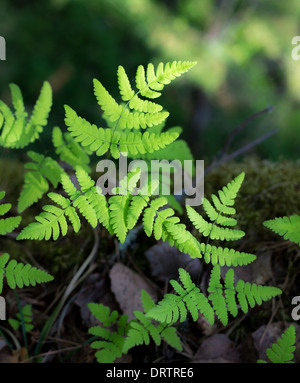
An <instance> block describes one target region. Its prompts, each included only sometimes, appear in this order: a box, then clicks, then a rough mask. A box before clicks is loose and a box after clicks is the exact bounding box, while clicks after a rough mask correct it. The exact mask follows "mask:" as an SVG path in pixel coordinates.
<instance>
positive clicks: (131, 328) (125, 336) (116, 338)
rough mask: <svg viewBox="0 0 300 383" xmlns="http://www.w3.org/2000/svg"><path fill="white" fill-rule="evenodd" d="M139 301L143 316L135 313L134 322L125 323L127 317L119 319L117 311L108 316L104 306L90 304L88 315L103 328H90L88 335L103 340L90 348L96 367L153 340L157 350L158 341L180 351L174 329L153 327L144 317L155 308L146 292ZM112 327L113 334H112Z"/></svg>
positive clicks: (143, 292) (142, 292)
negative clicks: (113, 328) (142, 308)
mask: <svg viewBox="0 0 300 383" xmlns="http://www.w3.org/2000/svg"><path fill="white" fill-rule="evenodd" d="M141 299H142V304H143V307H144V313H143V312H140V311H137V310H136V311H134V316H135V317H136V319H133V320H131V321H130V322H129V323H128V316H127V315H121V316H120V317H119V315H118V313H117V311H113V312H110V309H109V307H107V306H104V305H103V304H101V303H100V304H96V303H89V304H88V307H89V309H90V311H91V313H92V314H93V315H94V316H95V317H96V318H97V319H98V320H99V321H100V323H101V324H102V326H93V327H91V328H90V329H89V333H90V334H92V335H94V336H97V337H100V338H102V340H97V341H94V342H93V343H92V344H91V347H92V348H94V349H97V350H98V351H97V352H96V353H95V356H96V358H97V361H98V362H99V363H111V362H114V361H115V359H116V358H118V357H120V356H121V355H122V354H127V352H128V350H130V349H131V348H132V347H135V346H137V345H142V344H145V345H148V344H149V343H150V339H151V338H152V339H153V341H154V343H155V344H156V345H157V346H159V345H160V344H161V341H162V340H164V341H166V342H167V343H168V344H169V345H170V346H172V347H174V348H176V349H177V350H182V345H181V342H180V339H179V337H178V335H177V333H176V329H175V327H170V326H168V325H166V324H153V323H152V322H151V321H150V320H149V319H148V318H147V317H146V315H145V313H146V312H147V311H148V310H150V309H151V308H152V307H154V306H155V303H154V301H153V299H152V298H151V297H150V295H149V294H148V293H147V292H146V291H145V290H142V291H141ZM112 327H115V328H116V331H112Z"/></svg>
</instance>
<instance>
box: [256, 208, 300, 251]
mask: <svg viewBox="0 0 300 383" xmlns="http://www.w3.org/2000/svg"><path fill="white" fill-rule="evenodd" d="M263 225H264V226H266V227H267V228H268V229H271V230H272V231H274V233H276V234H279V235H281V236H282V237H283V238H284V239H286V240H289V241H292V242H295V243H296V244H297V245H299V244H300V216H299V215H296V214H295V215H292V216H290V217H278V218H275V219H271V220H269V221H265V222H263Z"/></svg>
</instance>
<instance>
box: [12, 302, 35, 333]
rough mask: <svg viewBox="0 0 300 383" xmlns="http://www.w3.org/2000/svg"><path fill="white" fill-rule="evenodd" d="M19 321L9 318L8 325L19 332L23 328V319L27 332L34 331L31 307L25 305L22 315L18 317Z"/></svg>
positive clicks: (19, 314)
mask: <svg viewBox="0 0 300 383" xmlns="http://www.w3.org/2000/svg"><path fill="white" fill-rule="evenodd" d="M16 317H17V319H14V318H9V319H8V323H9V324H10V325H11V327H12V328H13V329H14V330H18V328H19V327H21V326H22V318H23V320H24V327H25V331H32V330H33V329H34V325H33V324H32V310H31V305H25V306H23V307H22V309H21V313H18V314H17V315H16Z"/></svg>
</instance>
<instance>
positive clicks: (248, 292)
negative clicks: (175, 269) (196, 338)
mask: <svg viewBox="0 0 300 383" xmlns="http://www.w3.org/2000/svg"><path fill="white" fill-rule="evenodd" d="M179 278H180V282H181V285H180V284H179V283H178V282H177V281H175V280H172V281H170V283H171V285H172V287H173V289H174V290H175V292H176V294H166V295H165V296H164V298H163V300H162V301H160V302H159V303H158V304H157V305H156V306H155V307H154V308H152V309H151V310H149V311H148V313H147V314H146V316H147V317H149V318H153V319H155V320H157V321H160V322H166V323H170V324H171V323H175V322H177V321H178V320H179V321H180V322H184V321H185V319H186V317H187V313H188V312H189V313H190V314H191V316H192V318H193V320H194V321H196V320H197V319H198V315H199V312H200V313H202V314H203V316H204V317H205V318H206V319H207V321H208V322H209V323H210V324H213V323H214V321H215V316H216V317H217V318H218V319H219V320H220V321H221V323H222V324H223V325H224V326H226V325H227V324H228V313H230V314H231V315H233V316H234V317H235V316H236V315H237V313H238V309H237V302H238V303H239V304H240V306H241V309H242V311H243V312H244V313H246V312H248V310H249V307H251V308H253V307H254V306H255V305H256V304H258V305H260V304H262V302H263V301H267V300H269V299H271V298H273V297H275V296H277V295H279V294H281V290H280V289H278V288H276V287H272V286H260V285H256V284H254V283H253V284H250V283H249V282H244V281H242V280H239V281H238V283H237V285H236V286H234V271H233V269H229V270H228V271H227V273H226V275H225V283H224V286H223V285H222V284H221V273H220V266H219V265H216V266H214V267H213V269H212V272H211V276H210V282H209V287H208V292H209V295H208V297H206V296H205V295H204V294H203V293H201V292H200V290H199V288H198V287H197V286H196V285H195V284H194V283H193V282H192V279H191V277H190V275H189V273H188V272H187V271H185V270H184V269H179ZM209 301H211V303H210V302H209Z"/></svg>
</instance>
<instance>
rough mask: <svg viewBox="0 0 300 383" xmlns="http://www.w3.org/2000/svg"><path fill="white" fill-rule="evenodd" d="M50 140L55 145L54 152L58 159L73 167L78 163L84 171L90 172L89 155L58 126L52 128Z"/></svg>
mask: <svg viewBox="0 0 300 383" xmlns="http://www.w3.org/2000/svg"><path fill="white" fill-rule="evenodd" d="M52 142H53V145H54V147H55V153H56V154H57V155H58V156H59V158H60V160H61V161H63V162H66V163H67V164H69V165H71V166H72V167H73V168H74V169H75V168H76V167H77V166H78V165H80V166H81V167H82V168H83V169H84V170H85V171H86V172H90V171H91V169H90V167H89V163H90V157H89V155H88V154H87V153H86V151H85V150H84V149H83V148H82V146H80V145H79V144H78V143H77V142H76V141H75V140H74V139H73V137H72V136H71V135H70V133H64V134H63V133H62V131H61V130H60V128H59V127H58V126H56V127H54V128H53V130H52Z"/></svg>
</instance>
